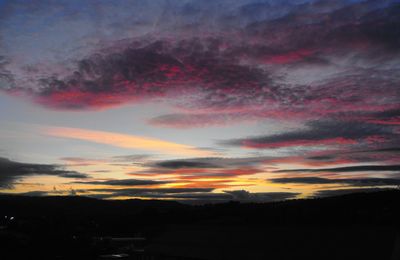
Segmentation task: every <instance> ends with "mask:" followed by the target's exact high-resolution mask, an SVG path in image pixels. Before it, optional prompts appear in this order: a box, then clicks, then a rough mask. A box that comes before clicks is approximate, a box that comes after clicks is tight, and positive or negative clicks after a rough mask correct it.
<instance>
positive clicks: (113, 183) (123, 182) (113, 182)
mask: <svg viewBox="0 0 400 260" xmlns="http://www.w3.org/2000/svg"><path fill="white" fill-rule="evenodd" d="M74 183H77V184H92V185H110V186H146V185H157V184H165V183H169V182H167V181H153V180H138V179H122V180H106V181H79V182H78V181H77V182H74Z"/></svg>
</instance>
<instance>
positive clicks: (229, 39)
mask: <svg viewBox="0 0 400 260" xmlns="http://www.w3.org/2000/svg"><path fill="white" fill-rule="evenodd" d="M399 134H400V1H399V0H367V1H361V0H264V1H263V0H234V1H233V0H115V1H105V0H104V1H100V0H98V1H94V0H85V1H82V0H65V1H64V0H60V1H47V0H34V1H19V0H12V1H11V0H10V1H3V0H0V192H1V193H18V194H26V195H35V196H43V195H82V196H90V197H95V198H103V199H126V198H143V199H173V200H182V201H192V202H199V203H200V202H219V201H229V200H239V201H244V202H249V201H255V202H267V201H275V200H284V199H293V198H305V197H314V196H321V197H324V196H331V195H336V194H344V193H349V192H354V191H357V190H376V189H380V188H394V187H397V186H399V185H400V138H399Z"/></svg>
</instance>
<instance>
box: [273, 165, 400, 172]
mask: <svg viewBox="0 0 400 260" xmlns="http://www.w3.org/2000/svg"><path fill="white" fill-rule="evenodd" d="M387 171H389V172H395V171H400V165H360V166H346V167H335V168H319V169H293V170H278V171H275V172H387Z"/></svg>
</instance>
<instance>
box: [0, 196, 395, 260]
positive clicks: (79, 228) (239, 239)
mask: <svg viewBox="0 0 400 260" xmlns="http://www.w3.org/2000/svg"><path fill="white" fill-rule="evenodd" d="M0 219H1V220H0V227H1V229H0V242H1V244H2V245H3V247H2V248H4V249H5V250H2V251H3V252H2V254H3V256H4V257H2V258H1V259H19V258H25V257H27V256H29V258H32V257H33V256H39V257H41V259H98V257H99V255H100V253H101V252H103V251H102V250H105V249H104V248H105V247H104V246H99V245H98V244H96V243H95V242H93V241H94V238H96V237H105V236H113V237H132V236H137V235H138V234H140V236H144V237H145V238H146V241H147V242H146V247H145V252H146V254H148V255H147V256H146V257H153V259H196V258H197V259H271V260H274V259H303V258H304V259H341V260H343V259H382V260H383V259H391V254H397V253H393V252H395V251H396V250H395V249H394V248H396V247H395V246H394V244H395V241H396V236H398V234H399V233H398V231H399V219H400V191H399V190H388V191H380V192H371V193H358V194H348V195H342V196H337V197H329V198H318V199H303V200H290V201H282V202H275V203H239V202H233V201H232V202H228V203H222V204H210V205H197V206H191V205H187V204H181V203H178V202H175V201H159V200H120V201H111V200H98V199H93V198H87V197H79V196H70V197H27V196H18V195H14V196H12V195H2V196H0ZM397 241H399V239H398V238H397ZM396 243H398V242H396ZM397 247H398V246H397ZM246 255H248V256H252V257H246ZM130 257H131V258H130V259H145V258H133V257H134V256H130ZM140 257H145V256H143V255H142V256H140ZM168 257H170V258H168ZM171 257H172V258H171ZM173 257H175V258H173ZM395 257H397V256H395ZM25 259H27V258H25ZM149 259H151V258H149Z"/></svg>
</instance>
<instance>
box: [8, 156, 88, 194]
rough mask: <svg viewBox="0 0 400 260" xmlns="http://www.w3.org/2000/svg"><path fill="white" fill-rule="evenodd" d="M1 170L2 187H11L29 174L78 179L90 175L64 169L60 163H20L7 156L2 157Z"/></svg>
mask: <svg viewBox="0 0 400 260" xmlns="http://www.w3.org/2000/svg"><path fill="white" fill-rule="evenodd" d="M0 172H1V175H0V187H2V188H10V187H12V186H13V184H14V183H15V182H17V181H19V180H20V179H23V178H24V177H27V176H35V175H52V176H59V177H63V178H77V179H85V178H87V177H88V176H87V175H86V174H83V173H80V172H76V171H67V170H63V169H62V166H60V165H53V164H31V163H20V162H15V161H11V160H9V159H6V158H0Z"/></svg>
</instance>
